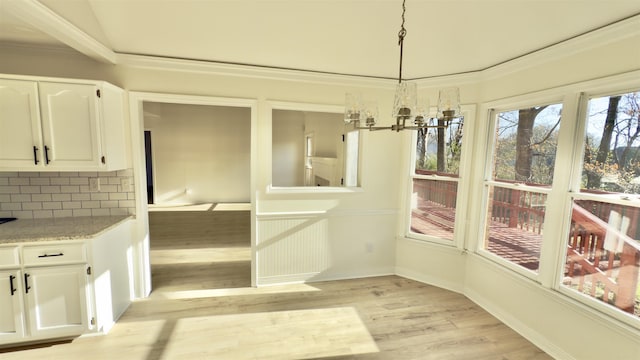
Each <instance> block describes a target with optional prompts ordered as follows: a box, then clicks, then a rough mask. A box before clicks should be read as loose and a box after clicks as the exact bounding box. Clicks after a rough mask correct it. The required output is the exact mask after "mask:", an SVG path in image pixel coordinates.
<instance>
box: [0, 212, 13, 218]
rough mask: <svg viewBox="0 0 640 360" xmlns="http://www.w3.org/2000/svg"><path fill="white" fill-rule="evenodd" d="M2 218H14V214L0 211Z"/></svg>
mask: <svg viewBox="0 0 640 360" xmlns="http://www.w3.org/2000/svg"><path fill="white" fill-rule="evenodd" d="M0 217H13V212H11V211H0Z"/></svg>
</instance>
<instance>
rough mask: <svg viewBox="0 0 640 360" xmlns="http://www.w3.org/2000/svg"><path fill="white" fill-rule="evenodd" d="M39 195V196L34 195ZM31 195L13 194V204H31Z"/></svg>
mask: <svg viewBox="0 0 640 360" xmlns="http://www.w3.org/2000/svg"><path fill="white" fill-rule="evenodd" d="M34 195H38V194H34ZM30 201H31V194H11V202H14V203H22V202H30Z"/></svg>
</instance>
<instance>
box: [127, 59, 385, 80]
mask: <svg viewBox="0 0 640 360" xmlns="http://www.w3.org/2000/svg"><path fill="white" fill-rule="evenodd" d="M117 63H118V65H124V66H131V67H137V68H145V69H155V70H165V71H181V72H191V73H202V74H214V75H221V76H237V77H248V78H260V79H268V80H278V81H293V82H306V83H314V84H326V85H342V86H350V87H358V86H362V87H367V88H382V89H392V88H393V84H394V80H392V79H385V78H373V77H363V76H356V75H344V74H333V73H323V72H314V71H305V70H296V69H283V68H273V67H264V66H255V65H245V64H232V63H221V62H213V61H204V60H192V59H176V58H166V57H158V56H148V55H136V54H123V53H118V54H117Z"/></svg>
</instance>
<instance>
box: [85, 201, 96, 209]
mask: <svg viewBox="0 0 640 360" xmlns="http://www.w3.org/2000/svg"><path fill="white" fill-rule="evenodd" d="M82 208H83V209H99V208H100V201H83V202H82Z"/></svg>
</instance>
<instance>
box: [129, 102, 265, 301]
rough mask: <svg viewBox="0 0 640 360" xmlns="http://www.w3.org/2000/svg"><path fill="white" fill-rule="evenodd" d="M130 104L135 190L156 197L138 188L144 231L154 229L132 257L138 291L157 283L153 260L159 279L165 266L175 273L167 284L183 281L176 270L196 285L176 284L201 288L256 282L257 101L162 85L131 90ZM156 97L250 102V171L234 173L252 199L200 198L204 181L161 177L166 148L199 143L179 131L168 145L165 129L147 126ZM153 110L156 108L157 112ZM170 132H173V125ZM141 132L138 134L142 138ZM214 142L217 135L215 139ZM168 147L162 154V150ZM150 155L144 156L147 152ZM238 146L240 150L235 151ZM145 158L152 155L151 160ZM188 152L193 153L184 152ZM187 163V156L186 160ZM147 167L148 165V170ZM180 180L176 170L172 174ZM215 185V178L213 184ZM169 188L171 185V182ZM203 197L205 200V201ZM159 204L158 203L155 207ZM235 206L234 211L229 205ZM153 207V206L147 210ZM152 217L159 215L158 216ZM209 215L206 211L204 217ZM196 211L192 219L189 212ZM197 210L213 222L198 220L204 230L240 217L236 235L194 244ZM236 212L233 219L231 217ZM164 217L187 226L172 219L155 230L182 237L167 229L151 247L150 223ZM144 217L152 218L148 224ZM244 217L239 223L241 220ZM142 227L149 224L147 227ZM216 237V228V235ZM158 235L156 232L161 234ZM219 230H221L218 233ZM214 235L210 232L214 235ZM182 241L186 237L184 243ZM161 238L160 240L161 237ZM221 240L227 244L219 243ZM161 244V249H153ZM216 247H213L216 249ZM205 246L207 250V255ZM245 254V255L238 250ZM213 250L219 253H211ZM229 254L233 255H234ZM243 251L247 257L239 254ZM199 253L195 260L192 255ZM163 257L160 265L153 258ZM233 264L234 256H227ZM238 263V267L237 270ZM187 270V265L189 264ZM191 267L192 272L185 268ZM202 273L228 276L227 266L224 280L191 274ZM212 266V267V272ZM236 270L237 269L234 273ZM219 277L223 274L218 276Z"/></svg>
mask: <svg viewBox="0 0 640 360" xmlns="http://www.w3.org/2000/svg"><path fill="white" fill-rule="evenodd" d="M130 99H131V101H130V104H131V112H132V115H133V116H132V121H133V124H132V137H133V138H134V139H135V140H134V149H139V150H136V152H137V155H135V156H134V164H133V165H134V166H133V168H134V176H135V179H136V192H137V193H142V192H145V191H147V192H148V193H149V194H150V195H149V196H148V198H152V201H149V204H148V203H147V202H146V201H142V200H140V199H141V198H142V197H141V196H136V209H137V214H138V215H137V218H138V219H139V221H137V224H138V225H139V230H140V231H142V233H141V234H145V233H146V234H149V235H150V236H139V237H137V238H135V239H134V261H135V266H136V276H137V279H138V280H139V281H138V282H136V293H137V294H138V296H140V297H145V296H148V295H149V294H150V292H151V289H152V272H154V271H153V270H152V267H155V268H156V269H155V270H156V271H155V272H156V273H157V274H158V275H160V277H157V276H156V284H154V287H155V285H157V284H158V282H157V280H161V282H160V284H161V283H162V281H164V280H162V279H161V278H162V277H163V274H173V275H171V280H167V281H168V282H166V283H165V285H162V286H164V287H165V288H166V289H169V288H170V287H171V286H173V285H171V284H170V283H171V282H173V284H174V285H175V284H177V283H179V282H181V280H180V279H178V278H176V277H175V275H180V276H183V280H184V276H187V277H191V278H193V279H194V281H193V282H192V285H191V288H188V287H179V288H177V287H175V286H174V287H173V290H172V291H178V290H180V291H182V290H189V289H191V290H202V289H204V288H212V287H213V288H219V287H234V286H239V285H237V284H241V286H255V278H256V276H255V271H256V270H255V230H254V228H255V221H253V220H252V219H255V194H254V193H253V192H252V191H251V189H253V188H254V187H255V185H254V184H255V179H254V174H255V173H256V170H255V168H256V161H255V159H256V158H257V149H256V147H255V144H256V138H257V131H256V123H257V115H256V111H257V101H255V100H246V99H229V98H212V97H201V96H188V95H171V94H157V93H136V92H131V93H130ZM151 104H166V105H172V104H173V105H190V106H191V105H192V106H197V107H210V108H211V107H225V106H226V107H231V108H245V109H247V112H246V113H247V116H246V118H247V121H248V123H249V125H248V128H249V130H248V131H247V132H246V133H245V135H246V138H247V142H246V143H247V145H246V147H247V149H248V150H247V151H246V152H245V153H244V157H245V158H247V159H249V160H247V161H248V165H247V167H248V171H247V172H246V174H245V175H244V176H243V178H245V179H246V181H244V182H239V181H236V183H241V184H245V185H244V187H245V189H246V190H247V194H248V195H247V199H243V200H244V201H243V202H242V204H238V203H231V204H229V203H228V202H227V201H226V200H225V199H223V201H221V202H216V201H209V202H207V201H206V200H207V199H206V198H200V197H199V195H198V194H202V186H203V185H202V184H203V183H206V181H205V182H192V183H190V184H188V185H184V184H182V186H181V187H176V186H174V185H175V182H174V183H172V184H170V186H164V187H163V185H162V181H161V180H159V179H160V176H162V171H165V170H166V168H163V167H164V166H165V165H162V163H161V161H162V159H161V158H162V156H166V155H167V153H169V154H171V153H175V150H176V148H177V147H179V146H181V145H184V144H192V143H196V142H195V141H184V139H180V137H179V136H174V137H175V141H173V143H171V144H170V146H166V145H165V146H163V144H162V143H163V141H161V140H160V138H161V136H160V134H159V133H158V131H156V130H154V129H153V128H150V127H148V124H147V122H146V121H145V119H146V118H147V115H148V114H149V113H151V112H148V110H153V106H152V105H151ZM152 118H153V116H152ZM172 135H176V133H175V132H173V133H172ZM138 139H139V140H138ZM211 143H216V142H215V141H212V142H211ZM163 151H164V152H165V153H164V154H161V153H162V152H163ZM218 151H221V150H216V149H214V150H213V151H204V152H205V153H207V154H208V155H209V156H210V155H211V154H215V153H217V152H218ZM147 153H148V154H149V155H150V156H149V157H147V156H146V154H147ZM230 153H232V154H235V153H237V152H235V151H230ZM147 158H148V159H149V160H150V161H148V162H147ZM183 158H186V159H189V158H191V156H189V157H183ZM182 163H186V164H187V165H189V163H188V161H182ZM147 168H149V171H148V170H147ZM201 170H202V169H196V170H193V168H189V169H186V171H175V170H173V171H172V170H170V172H171V173H172V174H176V175H178V177H180V176H183V177H184V176H185V175H187V174H193V173H195V172H200V173H201V172H203V171H201ZM173 180H175V178H174V179H173ZM209 185H210V186H213V185H215V184H213V185H211V184H209ZM168 189H169V190H168ZM200 200H203V201H200ZM162 207H165V209H163V210H167V209H166V208H167V207H170V208H171V209H170V211H161V210H160V209H161V208H162ZM157 210H159V211H157ZM231 210H233V211H234V212H233V213H231ZM151 213H154V214H153V215H151V216H150V214H151ZM155 214H158V215H157V216H156V215H155ZM151 217H156V220H158V221H156V220H154V219H152V218H151ZM207 217H208V218H207ZM188 218H191V220H187V219H188ZM197 218H200V220H203V219H204V221H203V222H201V223H203V224H206V226H209V228H201V230H203V231H201V232H202V233H203V234H206V233H210V232H211V231H212V229H214V230H215V228H217V229H222V226H217V227H216V226H215V224H216V223H217V224H223V223H224V224H230V225H231V226H233V224H236V225H239V226H238V228H241V229H242V230H239V231H238V232H237V233H236V234H235V235H230V233H229V231H227V232H226V234H225V235H223V241H222V242H220V243H217V244H212V243H208V244H203V243H201V244H200V245H197V244H196V243H197V241H194V237H197V235H195V234H194V232H190V230H194V231H195V229H197V227H192V228H189V226H188V224H193V223H194V222H198V221H199V220H197ZM233 219H235V220H233ZM158 222H160V223H162V224H163V225H166V226H171V225H170V223H173V224H174V225H175V224H180V225H183V227H182V229H180V227H179V226H175V227H173V230H171V231H169V230H167V228H166V227H165V229H164V230H160V232H155V233H156V234H159V233H165V234H170V233H171V232H172V231H173V234H174V235H176V234H178V236H177V238H179V237H180V236H182V240H179V239H177V238H173V239H169V238H168V235H167V236H165V239H163V240H162V241H160V242H159V243H158V244H159V245H160V247H156V248H154V247H153V246H152V245H154V244H153V243H152V241H153V239H152V237H153V230H151V231H149V230H147V229H150V228H153V226H154V225H153V224H154V223H158ZM145 224H147V225H145ZM240 225H241V226H240ZM145 230H147V231H149V232H146V231H145ZM213 237H215V236H213ZM156 238H159V236H158V235H156ZM219 239H220V236H218V240H219ZM238 239H243V240H242V241H241V242H242V244H241V246H240V245H239V243H238V242H237V241H238ZM209 240H211V239H209ZM180 241H182V245H179V243H180ZM161 243H162V244H161ZM221 248H224V249H226V250H225V251H220V249H221ZM156 250H158V251H156ZM224 252H226V253H227V255H225V256H227V257H226V259H225V260H221V259H220V258H219V257H217V256H218V255H220V254H221V253H224ZM214 253H215V254H214ZM207 254H208V255H207ZM239 254H241V255H239ZM214 255H215V256H214ZM231 257H235V258H233V259H231V261H229V260H230V258H231ZM239 257H242V260H238V258H239ZM187 260H194V261H187ZM234 261H237V263H236V264H235V266H227V267H226V269H223V268H222V267H220V266H217V265H220V263H223V262H225V263H232V262H234ZM156 265H158V266H159V267H158V266H156ZM227 265H229V264H227ZM234 269H235V270H234ZM239 269H242V270H241V272H242V275H241V277H242V279H243V280H242V281H240V282H238V281H235V282H234V280H233V279H232V278H233V276H235V275H233V274H234V272H235V271H236V270H239ZM187 270H188V271H187ZM189 272H191V274H192V276H189V275H188V273H189ZM196 273H200V274H204V275H203V276H204V277H203V278H202V279H205V278H210V277H211V275H212V274H215V275H220V276H224V275H225V274H227V279H226V280H221V281H218V282H217V283H215V284H214V283H212V282H210V283H207V282H206V281H204V280H197V277H196V276H195V275H193V274H196ZM207 274H208V275H207ZM236 274H237V273H236ZM220 279H221V278H219V280H220Z"/></svg>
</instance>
